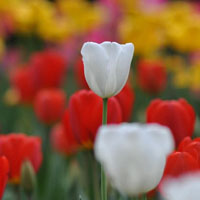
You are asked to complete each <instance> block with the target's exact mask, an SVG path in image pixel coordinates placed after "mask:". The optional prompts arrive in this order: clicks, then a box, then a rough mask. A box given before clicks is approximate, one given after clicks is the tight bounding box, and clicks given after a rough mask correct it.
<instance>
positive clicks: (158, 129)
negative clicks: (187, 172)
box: [95, 123, 174, 196]
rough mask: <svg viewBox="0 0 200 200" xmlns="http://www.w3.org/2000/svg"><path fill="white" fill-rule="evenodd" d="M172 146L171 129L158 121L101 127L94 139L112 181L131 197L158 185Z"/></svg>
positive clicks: (98, 156)
mask: <svg viewBox="0 0 200 200" xmlns="http://www.w3.org/2000/svg"><path fill="white" fill-rule="evenodd" d="M173 149H174V141H173V138H172V134H171V132H170V130H169V129H168V128H167V127H164V126H161V125H158V124H139V123H132V124H126V123H124V124H120V125H107V126H101V127H100V129H99V130H98V133H97V138H96V142H95V156H96V158H97V160H98V161H99V162H100V163H101V164H102V166H103V168H104V170H105V173H106V175H107V176H108V178H110V180H111V184H112V185H113V187H115V188H117V189H118V190H119V191H120V192H121V193H124V194H128V195H130V196H134V195H138V194H142V193H145V192H148V191H150V190H152V189H154V188H155V187H156V186H157V185H158V183H159V181H160V179H161V177H162V175H163V171H164V167H165V163H166V157H167V155H168V154H169V153H170V152H171V151H172V150H173Z"/></svg>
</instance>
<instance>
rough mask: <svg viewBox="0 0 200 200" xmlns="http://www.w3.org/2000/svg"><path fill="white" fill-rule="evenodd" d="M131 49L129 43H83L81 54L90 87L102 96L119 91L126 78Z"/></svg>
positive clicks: (131, 54) (131, 45) (132, 48)
mask: <svg viewBox="0 0 200 200" xmlns="http://www.w3.org/2000/svg"><path fill="white" fill-rule="evenodd" d="M133 51H134V46H133V44H131V43H128V44H125V45H120V44H118V43H116V42H103V43H101V44H97V43H94V42H87V43H85V44H84V45H83V47H82V50H81V54H82V56H83V62H84V73H85V78H86V81H87V83H88V85H89V87H90V89H92V90H93V91H94V92H95V93H96V94H97V95H99V96H101V97H102V98H108V97H111V96H114V95H116V94H117V93H119V92H120V90H121V89H122V88H123V87H124V85H125V83H126V81H127V79H128V74H129V70H130V64H131V60H132V57H133Z"/></svg>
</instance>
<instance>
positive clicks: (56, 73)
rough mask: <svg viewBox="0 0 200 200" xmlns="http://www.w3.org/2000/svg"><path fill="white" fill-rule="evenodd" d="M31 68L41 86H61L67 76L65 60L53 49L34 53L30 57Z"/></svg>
mask: <svg viewBox="0 0 200 200" xmlns="http://www.w3.org/2000/svg"><path fill="white" fill-rule="evenodd" d="M30 68H31V72H32V76H33V78H34V79H35V82H36V83H37V84H38V85H39V86H40V88H55V87H59V86H60V85H61V83H62V81H63V78H64V77H65V60H64V58H63V57H62V56H60V54H59V53H57V52H54V51H52V50H46V51H41V52H37V53H34V54H33V55H32V56H31V59H30Z"/></svg>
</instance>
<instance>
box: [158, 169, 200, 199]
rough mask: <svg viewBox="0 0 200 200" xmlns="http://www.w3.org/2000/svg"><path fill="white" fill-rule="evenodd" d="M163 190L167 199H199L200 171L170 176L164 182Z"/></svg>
mask: <svg viewBox="0 0 200 200" xmlns="http://www.w3.org/2000/svg"><path fill="white" fill-rule="evenodd" d="M161 190H162V194H163V196H164V199H165V200H199V199H200V172H196V173H194V172H193V173H189V174H185V175H182V176H180V177H178V178H169V179H167V180H165V181H164V183H162V188H161Z"/></svg>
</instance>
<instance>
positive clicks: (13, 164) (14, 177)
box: [0, 133, 42, 184]
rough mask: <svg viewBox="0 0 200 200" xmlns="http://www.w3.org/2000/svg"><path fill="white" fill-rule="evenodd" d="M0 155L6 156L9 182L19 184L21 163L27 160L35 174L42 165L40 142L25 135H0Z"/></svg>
mask: <svg viewBox="0 0 200 200" xmlns="http://www.w3.org/2000/svg"><path fill="white" fill-rule="evenodd" d="M0 155H1V156H6V158H7V159H8V161H9V164H10V172H9V181H10V182H11V183H14V184H18V183H19V182H20V171H21V166H22V163H23V162H24V161H25V160H29V161H30V162H31V164H32V166H33V168H34V170H35V172H37V171H38V170H39V167H40V165H41V163H42V151H41V140H40V138H39V137H34V136H26V135H25V134H14V133H13V134H9V135H0Z"/></svg>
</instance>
